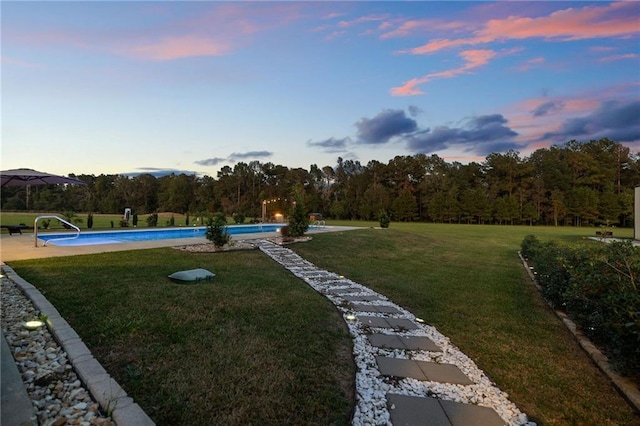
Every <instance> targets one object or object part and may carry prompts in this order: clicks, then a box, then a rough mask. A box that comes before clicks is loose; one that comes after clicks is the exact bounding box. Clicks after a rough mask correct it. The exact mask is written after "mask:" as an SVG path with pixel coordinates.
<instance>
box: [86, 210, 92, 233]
mask: <svg viewBox="0 0 640 426" xmlns="http://www.w3.org/2000/svg"><path fill="white" fill-rule="evenodd" d="M87 228H88V229H91V228H93V213H89V214H88V215H87Z"/></svg>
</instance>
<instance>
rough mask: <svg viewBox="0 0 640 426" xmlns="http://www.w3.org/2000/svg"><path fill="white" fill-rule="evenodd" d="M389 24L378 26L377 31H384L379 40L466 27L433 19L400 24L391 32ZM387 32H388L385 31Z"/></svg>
mask: <svg viewBox="0 0 640 426" xmlns="http://www.w3.org/2000/svg"><path fill="white" fill-rule="evenodd" d="M394 26H395V25H393V24H392V23H391V22H385V25H384V26H380V27H379V28H378V29H379V30H382V31H385V32H384V33H382V34H381V35H380V38H381V39H389V38H395V37H406V36H409V35H411V34H412V33H415V32H424V31H439V30H447V31H450V30H457V29H460V28H465V27H468V25H467V24H465V23H464V22H459V21H451V22H445V21H441V20H435V19H413V20H408V21H404V22H402V23H401V24H400V25H398V26H397V28H395V29H393V30H391V29H390V28H392V27H394ZM387 30H388V31H387Z"/></svg>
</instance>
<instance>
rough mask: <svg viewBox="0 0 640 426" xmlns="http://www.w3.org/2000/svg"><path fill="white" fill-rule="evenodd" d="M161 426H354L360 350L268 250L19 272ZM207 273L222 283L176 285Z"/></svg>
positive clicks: (76, 262) (141, 256) (105, 259)
mask: <svg viewBox="0 0 640 426" xmlns="http://www.w3.org/2000/svg"><path fill="white" fill-rule="evenodd" d="M10 266H12V267H14V268H15V270H16V271H17V272H18V273H19V274H20V275H21V276H22V277H24V278H25V279H26V280H28V281H29V282H31V283H33V284H34V285H36V286H37V287H38V288H39V289H40V290H41V291H42V292H43V293H44V294H45V295H46V297H47V298H48V299H49V300H50V301H51V302H52V303H53V304H54V306H56V308H57V309H58V310H59V311H60V312H61V314H62V315H63V317H64V318H65V319H67V321H68V322H69V323H70V324H71V326H72V327H73V328H74V329H75V330H76V331H77V332H78V334H80V336H81V337H82V339H83V340H84V341H85V342H86V344H87V345H88V346H89V348H90V349H91V351H92V353H93V354H94V356H95V357H96V358H97V359H98V360H99V361H100V362H101V363H102V364H103V365H104V367H105V368H106V369H107V371H108V372H109V373H110V374H111V375H112V376H114V377H115V379H116V380H117V381H118V382H119V383H120V384H121V385H122V386H123V387H124V388H125V390H126V391H127V392H128V393H129V395H130V396H132V397H133V398H134V399H135V401H136V402H138V403H139V404H140V405H141V406H142V408H143V409H144V410H145V411H146V412H147V413H148V414H149V415H150V416H151V418H152V419H153V420H154V421H155V422H156V423H157V424H159V425H211V424H234V425H239V424H243V425H244V424H261V425H262V424H348V423H349V420H350V416H351V411H352V408H353V403H354V396H353V380H354V374H355V373H354V372H355V367H354V363H353V357H352V343H351V338H350V336H349V334H348V331H347V329H346V327H345V325H344V322H343V320H342V318H341V316H340V315H339V314H338V312H337V310H336V309H335V307H334V306H333V305H332V304H331V303H330V302H329V301H328V300H327V299H325V298H324V297H323V296H321V295H319V294H317V293H316V292H314V291H313V290H312V289H311V288H310V287H308V286H307V285H306V284H305V283H303V282H302V281H300V280H299V279H296V278H295V277H294V276H293V275H291V274H290V273H289V272H288V271H286V270H285V269H284V268H282V267H281V266H280V265H278V264H276V263H275V262H273V261H272V260H271V259H269V258H268V257H267V256H265V255H264V254H262V253H260V252H259V251H257V250H253V251H241V252H238V251H235V252H224V253H215V254H204V253H198V254H189V253H186V252H181V251H178V250H174V249H170V248H168V249H156V250H139V251H126V252H117V253H107V254H99V255H88V256H76V257H64V258H53V259H45V260H37V261H19V262H11V263H10ZM193 268H205V269H208V270H210V271H213V272H214V273H216V274H217V275H216V277H215V279H214V280H213V281H212V282H204V283H198V284H176V283H173V282H171V281H170V280H169V279H168V278H167V275H168V274H171V273H173V272H176V271H178V270H184V269H193Z"/></svg>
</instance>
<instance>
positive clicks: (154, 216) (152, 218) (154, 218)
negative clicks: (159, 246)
mask: <svg viewBox="0 0 640 426" xmlns="http://www.w3.org/2000/svg"><path fill="white" fill-rule="evenodd" d="M147 226H148V227H150V228H153V227H155V226H158V213H151V214H150V215H149V216H147Z"/></svg>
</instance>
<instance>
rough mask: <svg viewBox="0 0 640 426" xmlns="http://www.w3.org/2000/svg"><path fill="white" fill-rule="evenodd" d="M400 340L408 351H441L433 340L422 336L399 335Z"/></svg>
mask: <svg viewBox="0 0 640 426" xmlns="http://www.w3.org/2000/svg"><path fill="white" fill-rule="evenodd" d="M400 340H402V343H404V345H405V346H406V347H407V349H408V350H410V351H418V350H423V351H429V352H442V349H440V347H439V346H438V345H436V344H435V343H433V340H431V339H429V338H428V337H423V336H400Z"/></svg>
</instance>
